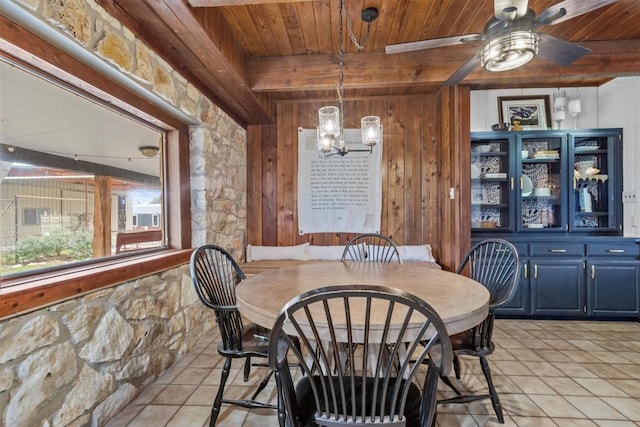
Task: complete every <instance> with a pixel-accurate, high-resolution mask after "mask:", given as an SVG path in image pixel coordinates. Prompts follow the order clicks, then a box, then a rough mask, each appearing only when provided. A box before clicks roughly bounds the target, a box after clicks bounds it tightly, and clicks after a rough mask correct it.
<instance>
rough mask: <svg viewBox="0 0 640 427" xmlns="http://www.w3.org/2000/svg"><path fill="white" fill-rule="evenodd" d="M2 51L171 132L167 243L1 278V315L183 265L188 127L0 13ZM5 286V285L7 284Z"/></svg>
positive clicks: (187, 247)
mask: <svg viewBox="0 0 640 427" xmlns="http://www.w3.org/2000/svg"><path fill="white" fill-rule="evenodd" d="M0 53H1V54H2V55H5V56H8V57H10V58H11V59H12V60H13V61H18V62H20V63H22V64H24V65H25V66H27V67H31V68H33V69H36V70H38V71H40V72H43V73H46V74H47V75H48V76H50V77H51V78H53V79H57V80H59V81H61V82H64V83H66V84H69V85H72V86H74V87H76V88H79V89H80V90H82V91H84V92H86V93H87V94H88V95H90V96H95V97H98V98H100V99H102V100H105V101H107V102H109V103H112V104H113V105H116V106H118V107H119V108H122V109H124V110H125V111H128V112H129V113H132V114H134V115H137V116H139V117H141V118H142V119H143V120H146V121H149V122H151V123H153V124H154V125H156V126H158V127H160V128H162V129H164V130H165V131H166V132H167V142H166V150H165V152H164V156H165V158H166V159H165V168H166V171H165V191H166V199H165V203H166V215H167V221H166V224H167V229H166V235H167V246H166V248H162V249H158V250H156V251H152V252H149V253H146V254H132V255H130V256H123V257H118V258H117V259H108V260H97V261H96V262H91V263H89V264H86V265H82V266H75V267H70V268H68V269H65V270H59V271H56V272H50V273H43V274H38V273H37V272H34V274H33V275H29V276H25V277H22V278H16V279H13V280H11V279H10V280H2V278H0V280H2V282H3V287H2V288H0V319H4V318H7V317H11V316H15V315H18V314H21V313H26V312H29V311H32V310H35V309H38V308H41V307H45V306H48V305H52V304H55V303H58V302H61V301H64V300H67V299H71V298H75V297H77V296H79V295H82V294H85V293H87V292H90V291H94V290H96V289H100V288H105V287H110V286H114V285H117V284H120V283H124V282H128V281H131V280H135V279H136V278H139V277H143V276H148V275H151V274H154V273H157V272H161V271H164V270H168V269H171V268H175V267H178V266H180V265H184V264H186V263H188V262H189V257H190V256H191V252H192V249H191V209H190V206H191V193H190V170H189V128H188V124H187V123H184V122H183V121H181V120H180V119H178V118H176V117H175V116H173V115H171V114H169V113H168V112H167V111H165V110H163V109H161V108H160V107H158V106H157V105H154V104H152V103H151V102H149V101H148V100H146V99H144V98H143V97H141V96H139V95H137V94H134V93H132V92H131V91H130V90H128V89H127V88H125V87H123V86H120V85H118V84H117V83H115V82H113V81H112V80H110V79H109V78H107V77H106V76H104V75H101V74H100V73H98V72H96V70H95V69H93V68H91V67H90V66H88V65H86V64H84V63H83V62H81V61H79V60H77V59H76V58H74V57H72V56H70V55H68V54H66V53H64V52H62V51H60V50H58V49H57V48H56V47H54V46H52V45H51V44H49V43H47V42H46V41H45V40H43V39H41V38H39V37H37V36H35V35H33V34H32V33H30V32H28V31H27V30H25V29H23V28H22V27H20V26H18V25H16V24H15V23H13V22H11V21H9V20H8V19H6V18H4V17H2V16H0ZM5 286H6V287H5Z"/></svg>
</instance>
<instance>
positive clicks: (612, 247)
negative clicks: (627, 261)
mask: <svg viewBox="0 0 640 427" xmlns="http://www.w3.org/2000/svg"><path fill="white" fill-rule="evenodd" d="M587 255H588V256H602V255H606V256H638V255H640V244H638V243H636V242H620V241H615V240H614V241H611V242H608V243H606V242H603V243H588V244H587Z"/></svg>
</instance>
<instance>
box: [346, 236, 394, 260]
mask: <svg viewBox="0 0 640 427" xmlns="http://www.w3.org/2000/svg"><path fill="white" fill-rule="evenodd" d="M342 261H343V262H344V261H355V262H379V263H387V262H397V263H399V264H402V258H401V257H400V251H399V250H398V247H397V246H396V244H395V243H394V242H393V240H392V239H391V238H389V237H387V236H384V235H382V234H378V233H365V234H360V235H358V236H356V237H354V238H353V239H351V240H350V241H349V242H348V243H347V245H346V246H345V248H344V252H343V253H342Z"/></svg>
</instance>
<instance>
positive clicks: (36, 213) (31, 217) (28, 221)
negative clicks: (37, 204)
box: [22, 208, 49, 225]
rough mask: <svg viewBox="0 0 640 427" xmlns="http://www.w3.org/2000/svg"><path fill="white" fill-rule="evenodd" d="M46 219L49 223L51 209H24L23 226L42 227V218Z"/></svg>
mask: <svg viewBox="0 0 640 427" xmlns="http://www.w3.org/2000/svg"><path fill="white" fill-rule="evenodd" d="M43 216H44V217H46V218H45V223H46V222H47V221H49V209H47V208H36V209H34V208H23V209H22V225H40V224H42V217H43Z"/></svg>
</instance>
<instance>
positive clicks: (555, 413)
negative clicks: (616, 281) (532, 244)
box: [107, 319, 640, 427]
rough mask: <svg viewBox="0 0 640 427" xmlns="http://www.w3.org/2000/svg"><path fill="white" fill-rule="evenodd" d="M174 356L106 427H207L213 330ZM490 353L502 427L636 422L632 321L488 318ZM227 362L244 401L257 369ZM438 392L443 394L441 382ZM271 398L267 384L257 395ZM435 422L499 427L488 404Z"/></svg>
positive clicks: (226, 411) (473, 371) (242, 421)
mask: <svg viewBox="0 0 640 427" xmlns="http://www.w3.org/2000/svg"><path fill="white" fill-rule="evenodd" d="M212 335H213V336H212V337H211V340H210V341H208V342H204V343H202V344H201V345H200V346H199V347H198V348H196V349H195V350H194V351H192V352H191V353H189V354H188V355H186V356H185V357H184V358H183V359H181V360H180V361H179V362H177V363H176V364H175V365H174V366H173V367H171V368H170V369H169V370H168V371H167V372H165V373H164V374H163V375H162V376H161V377H160V378H158V380H156V381H155V382H154V383H153V384H151V385H149V386H148V387H147V388H146V389H145V390H144V391H142V393H141V394H140V395H139V396H138V397H137V399H136V400H135V401H134V402H132V403H131V404H130V405H129V406H127V407H126V408H125V409H124V410H123V411H122V412H121V413H120V414H119V415H118V416H116V417H115V418H114V419H112V420H111V421H110V422H109V423H108V424H107V427H121V426H122V427H125V426H126V427H138V426H141V427H149V426H153V427H160V426H171V427H173V426H176V427H177V426H179V427H184V426H207V425H208V422H209V421H208V419H209V415H210V411H211V404H212V402H213V397H214V396H215V393H216V392H217V389H218V387H217V385H218V383H219V378H220V371H221V367H222V363H223V360H222V358H221V357H220V356H219V355H218V353H217V350H216V348H217V342H218V340H217V338H218V336H217V334H212ZM494 341H495V343H496V351H495V352H494V353H493V354H492V355H491V356H490V357H489V362H490V366H491V369H492V373H493V379H494V382H495V384H496V387H497V389H498V393H499V395H500V400H501V402H502V405H503V409H504V415H505V424H504V425H505V426H517V427H547V426H559V427H573V426H575V427H588V426H591V427H593V426H600V427H627V426H629V427H631V426H640V323H637V322H595V321H589V322H587V321H545V320H505V319H499V320H497V321H496V329H495V330H494ZM461 361H462V374H463V375H462V379H461V380H460V381H458V382H457V383H458V384H459V385H461V387H462V388H463V389H468V390H474V391H482V390H483V389H484V390H486V388H485V386H484V384H485V382H484V377H483V376H482V373H481V370H480V364H479V363H478V360H477V358H462V360H461ZM241 368H242V361H235V363H234V365H233V366H232V372H231V374H230V381H231V384H230V386H229V388H228V390H227V392H226V393H225V396H227V397H235V398H238V397H243V398H248V397H249V396H250V395H251V393H252V390H253V386H255V384H257V383H258V382H259V381H260V380H261V379H262V376H263V374H264V373H265V372H266V371H265V369H264V368H254V369H252V375H251V378H250V380H249V383H244V382H243V381H242V369H241ZM439 393H440V394H441V396H442V397H445V396H450V395H451V394H450V393H451V392H450V391H449V390H448V389H447V388H446V386H444V385H442V384H441V387H440V391H439ZM261 397H262V398H264V399H267V400H272V401H275V381H273V380H272V381H271V382H270V383H269V385H268V386H267V389H266V390H265V391H264V392H263V394H262V395H261ZM277 424H278V423H277V419H276V416H275V411H272V410H263V409H260V410H256V409H253V410H247V409H243V408H240V407H235V406H224V405H223V407H222V411H221V413H220V416H219V417H218V424H217V425H219V426H230V427H237V426H244V427H249V426H277ZM437 424H438V426H439V427H449V426H464V427H483V426H500V425H502V424H499V423H498V420H497V418H496V416H495V413H494V412H493V408H492V407H491V403H490V401H489V400H483V401H477V402H473V403H469V404H466V405H463V404H448V405H439V407H438V417H437Z"/></svg>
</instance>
